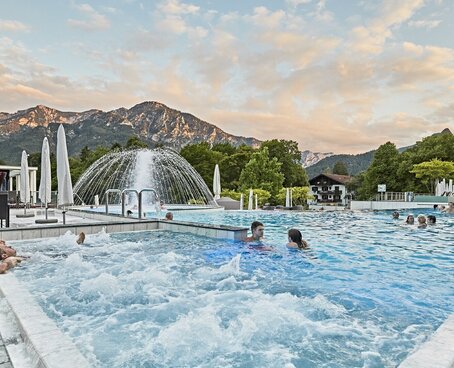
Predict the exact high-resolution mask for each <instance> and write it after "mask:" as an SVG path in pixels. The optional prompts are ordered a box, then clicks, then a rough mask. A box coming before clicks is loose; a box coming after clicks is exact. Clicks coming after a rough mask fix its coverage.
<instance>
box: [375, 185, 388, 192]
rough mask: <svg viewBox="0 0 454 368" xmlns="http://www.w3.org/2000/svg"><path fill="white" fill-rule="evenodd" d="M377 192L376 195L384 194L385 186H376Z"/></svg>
mask: <svg viewBox="0 0 454 368" xmlns="http://www.w3.org/2000/svg"><path fill="white" fill-rule="evenodd" d="M377 192H378V193H385V192H386V184H378V186H377Z"/></svg>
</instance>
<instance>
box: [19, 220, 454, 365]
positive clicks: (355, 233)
mask: <svg viewBox="0 0 454 368" xmlns="http://www.w3.org/2000/svg"><path fill="white" fill-rule="evenodd" d="M390 217H391V216H390V213H387V212H381V213H355V212H345V213H344V212H342V213H335V212H305V213H277V212H263V211H258V212H254V211H253V212H247V211H244V212H208V213H196V212H192V211H191V212H186V213H184V212H178V211H175V213H174V219H175V220H176V221H178V220H184V221H200V222H206V223H212V224H231V225H236V226H245V227H247V226H249V224H250V223H251V222H252V221H254V220H260V221H262V222H263V223H264V224H265V229H266V230H265V236H266V239H265V241H264V242H265V244H267V245H270V246H272V247H273V248H274V251H273V252H264V251H257V250H255V249H253V248H250V247H249V245H248V244H244V243H242V242H229V241H223V240H216V239H210V238H205V237H197V236H193V235H188V234H177V233H171V232H163V231H155V232H139V233H124V234H113V235H109V234H104V233H100V234H96V235H90V236H88V237H87V240H86V244H85V245H84V246H82V247H78V246H76V245H75V238H76V237H75V235H72V234H67V235H65V236H63V237H61V238H59V239H53V240H49V239H43V240H35V241H31V242H29V241H27V242H19V243H16V244H15V246H16V247H17V249H18V250H19V252H20V253H23V254H28V255H31V256H32V258H31V259H30V260H28V261H27V262H26V263H25V264H24V265H23V266H21V267H19V268H16V269H15V271H14V272H15V274H16V276H17V277H18V278H19V279H20V280H22V281H23V282H24V283H26V284H27V285H28V286H29V289H30V290H31V292H32V293H33V294H34V295H35V297H36V298H37V300H38V301H39V303H40V304H41V305H42V306H43V308H44V309H45V311H46V313H47V314H48V315H49V316H50V317H51V318H53V319H54V320H55V321H56V322H57V324H58V325H59V326H60V327H61V328H62V329H63V330H64V331H65V332H66V333H67V334H69V335H70V336H71V337H72V338H73V339H74V341H75V343H76V344H77V346H78V347H79V349H80V350H81V351H82V353H83V354H84V355H85V356H86V357H87V358H88V359H89V361H90V362H91V363H92V365H93V366H95V367H395V366H396V365H398V364H399V363H400V362H401V361H402V360H403V359H404V358H405V357H406V356H407V355H408V354H409V353H410V352H411V351H412V350H413V349H415V348H416V347H417V346H419V345H420V344H421V343H422V342H423V341H425V340H426V339H427V337H428V336H430V335H431V334H432V333H433V332H434V331H435V329H436V328H438V326H439V325H440V324H441V323H442V322H443V321H444V319H446V317H447V316H448V315H449V314H450V313H453V312H454V290H453V285H454V272H453V271H454V262H453V261H454V241H453V239H454V237H453V235H452V234H453V230H454V216H449V215H440V214H438V213H437V221H438V223H437V225H436V226H431V227H428V228H426V229H418V228H417V227H416V226H406V225H403V220H399V221H393V220H392V219H391V218H390ZM290 227H297V228H299V229H300V230H301V231H302V233H303V236H304V238H305V239H306V240H307V241H308V242H309V244H310V250H308V251H295V250H287V249H286V247H285V244H286V231H287V229H288V228H290Z"/></svg>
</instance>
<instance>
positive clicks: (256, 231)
mask: <svg viewBox="0 0 454 368" xmlns="http://www.w3.org/2000/svg"><path fill="white" fill-rule="evenodd" d="M251 231H252V238H254V239H255V240H259V239H261V238H263V232H264V231H265V226H263V224H262V223H261V222H259V221H254V222H253V223H252V224H251Z"/></svg>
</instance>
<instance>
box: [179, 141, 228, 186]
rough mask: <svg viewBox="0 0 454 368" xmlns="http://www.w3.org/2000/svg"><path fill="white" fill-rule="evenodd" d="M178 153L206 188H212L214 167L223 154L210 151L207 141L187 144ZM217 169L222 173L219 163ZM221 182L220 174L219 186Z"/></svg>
mask: <svg viewBox="0 0 454 368" xmlns="http://www.w3.org/2000/svg"><path fill="white" fill-rule="evenodd" d="M180 155H181V156H183V157H184V158H185V159H186V161H188V162H189V163H190V164H191V165H192V167H193V168H194V169H195V170H196V171H197V172H198V173H199V174H200V176H201V177H202V178H203V180H204V181H205V184H206V185H207V186H208V188H212V187H213V174H214V167H215V166H216V164H218V163H220V162H221V161H222V160H223V158H224V155H223V154H222V153H220V152H215V151H212V150H211V149H210V145H209V144H208V143H207V142H202V143H197V144H188V145H187V146H185V147H183V148H182V149H181V151H180ZM219 169H220V172H221V175H222V171H223V169H222V167H221V165H219ZM223 183H224V182H223V181H222V176H221V187H222V184H223Z"/></svg>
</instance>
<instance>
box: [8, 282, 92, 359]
mask: <svg viewBox="0 0 454 368" xmlns="http://www.w3.org/2000/svg"><path fill="white" fill-rule="evenodd" d="M0 296H1V297H3V298H5V300H6V302H7V304H8V305H9V307H10V308H11V312H12V314H13V315H14V317H15V322H16V325H17V327H18V328H19V331H20V335H21V337H22V339H23V341H24V342H25V343H26V344H27V346H28V350H29V352H30V355H31V358H32V361H33V362H36V364H35V366H36V367H39V368H73V367H78V368H88V367H91V365H90V364H89V363H88V360H87V359H86V358H85V357H84V356H83V355H82V354H81V352H80V351H79V349H78V348H77V347H76V345H75V344H74V342H73V341H72V340H71V339H70V338H69V337H68V336H67V335H65V334H64V333H63V332H62V331H61V330H60V329H59V328H58V326H57V325H56V323H55V322H54V321H52V320H51V319H50V318H49V317H47V315H46V314H45V313H44V311H43V310H42V308H41V307H40V306H39V305H38V304H37V303H36V302H35V300H34V298H33V296H32V295H31V294H30V292H29V291H28V290H27V288H26V287H25V286H24V285H23V284H21V283H20V282H19V280H17V278H16V277H15V276H14V275H13V274H7V275H2V276H1V277H0ZM6 348H7V349H8V347H7V346H6Z"/></svg>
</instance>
